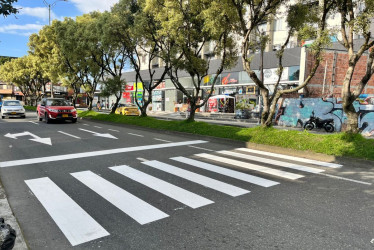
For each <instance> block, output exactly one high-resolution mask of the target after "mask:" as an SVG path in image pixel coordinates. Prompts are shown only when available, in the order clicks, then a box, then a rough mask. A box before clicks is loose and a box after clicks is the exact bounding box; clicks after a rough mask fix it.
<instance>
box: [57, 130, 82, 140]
mask: <svg viewBox="0 0 374 250" xmlns="http://www.w3.org/2000/svg"><path fill="white" fill-rule="evenodd" d="M57 132H59V133H61V134H64V135H67V136H70V137H73V138H77V139H80V137H78V136H75V135H71V134H68V133H66V132H64V131H57Z"/></svg>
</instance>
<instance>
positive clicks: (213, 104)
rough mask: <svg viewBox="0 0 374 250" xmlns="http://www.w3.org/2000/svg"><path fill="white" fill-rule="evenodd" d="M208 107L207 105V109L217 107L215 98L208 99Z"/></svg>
mask: <svg viewBox="0 0 374 250" xmlns="http://www.w3.org/2000/svg"><path fill="white" fill-rule="evenodd" d="M208 107H209V110H212V109H215V108H217V99H215V98H210V99H208Z"/></svg>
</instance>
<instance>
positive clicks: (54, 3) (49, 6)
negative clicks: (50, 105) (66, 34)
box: [43, 0, 68, 98]
mask: <svg viewBox="0 0 374 250" xmlns="http://www.w3.org/2000/svg"><path fill="white" fill-rule="evenodd" d="M67 1H68V0H56V1H54V2H53V3H52V4H50V3H48V2H47V1H46V0H43V3H44V4H45V6H47V7H48V25H49V26H50V25H51V9H52V8H53V7H55V5H56V3H57V2H67ZM51 97H52V98H53V97H54V94H53V83H52V81H51Z"/></svg>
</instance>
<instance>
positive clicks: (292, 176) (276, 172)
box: [196, 154, 304, 180]
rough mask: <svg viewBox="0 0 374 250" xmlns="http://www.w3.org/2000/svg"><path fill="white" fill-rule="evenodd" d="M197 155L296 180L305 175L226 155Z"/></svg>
mask: <svg viewBox="0 0 374 250" xmlns="http://www.w3.org/2000/svg"><path fill="white" fill-rule="evenodd" d="M196 156H199V157H203V158H205V159H210V160H213V161H218V162H221V163H227V164H230V165H233V166H237V167H241V168H246V169H250V170H254V171H258V172H261V173H265V174H270V175H274V176H278V177H282V178H286V179H290V180H296V179H299V178H302V177H304V176H303V175H299V174H293V173H289V172H285V171H282V170H278V169H273V168H268V167H263V166H260V165H255V164H251V163H247V162H242V161H237V160H232V159H228V158H224V157H219V156H216V155H210V154H197V155H196Z"/></svg>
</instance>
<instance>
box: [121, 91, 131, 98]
mask: <svg viewBox="0 0 374 250" xmlns="http://www.w3.org/2000/svg"><path fill="white" fill-rule="evenodd" d="M122 97H123V98H125V99H126V98H130V92H123V93H122Z"/></svg>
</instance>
